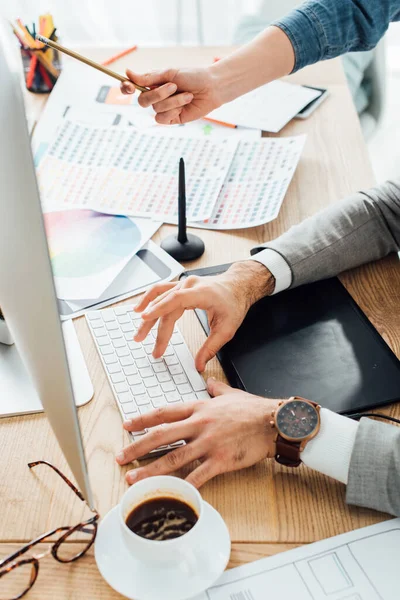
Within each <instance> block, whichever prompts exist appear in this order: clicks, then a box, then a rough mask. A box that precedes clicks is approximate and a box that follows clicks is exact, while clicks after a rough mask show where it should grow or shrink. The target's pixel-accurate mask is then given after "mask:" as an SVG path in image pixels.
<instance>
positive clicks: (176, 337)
mask: <svg viewBox="0 0 400 600" xmlns="http://www.w3.org/2000/svg"><path fill="white" fill-rule="evenodd" d="M170 344H172V345H173V346H175V345H176V344H183V337H182V336H181V334H180V333H179V331H176V332H174V333H173V334H172V337H171V341H170Z"/></svg>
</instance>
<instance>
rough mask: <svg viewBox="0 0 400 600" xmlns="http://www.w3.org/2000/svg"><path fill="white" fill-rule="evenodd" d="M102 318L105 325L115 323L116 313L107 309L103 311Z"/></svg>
mask: <svg viewBox="0 0 400 600" xmlns="http://www.w3.org/2000/svg"><path fill="white" fill-rule="evenodd" d="M101 316H102V317H103V321H104V323H110V322H111V321H115V315H114V311H113V310H112V309H111V308H106V309H105V310H102V311H101Z"/></svg>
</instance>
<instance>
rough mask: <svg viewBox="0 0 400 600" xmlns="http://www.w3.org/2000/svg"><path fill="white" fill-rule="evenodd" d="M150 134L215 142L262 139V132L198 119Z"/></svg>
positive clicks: (160, 126)
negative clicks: (206, 139)
mask: <svg viewBox="0 0 400 600" xmlns="http://www.w3.org/2000/svg"><path fill="white" fill-rule="evenodd" d="M148 133H152V134H153V135H167V136H170V137H206V138H208V139H210V140H212V141H214V140H221V139H226V138H229V137H233V138H235V139H239V138H240V139H251V140H257V139H259V138H260V137H261V134H262V131H261V129H250V128H248V127H225V126H224V125H219V124H218V123H211V122H210V121H207V120H206V119H198V120H197V121H192V122H191V123H185V124H184V125H155V126H154V127H152V128H151V129H150V130H149V131H148Z"/></svg>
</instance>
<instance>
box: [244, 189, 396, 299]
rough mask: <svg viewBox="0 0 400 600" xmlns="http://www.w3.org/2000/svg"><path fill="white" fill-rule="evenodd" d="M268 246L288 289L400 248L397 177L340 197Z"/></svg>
mask: <svg viewBox="0 0 400 600" xmlns="http://www.w3.org/2000/svg"><path fill="white" fill-rule="evenodd" d="M265 248H270V249H272V250H275V251H276V252H278V253H279V254H280V255H281V256H282V257H283V258H284V259H285V261H286V262H287V263H288V265H289V267H290V269H291V273H292V281H291V287H296V286H299V285H302V284H305V283H310V282H312V281H316V280H318V279H325V278H327V277H332V276H333V275H337V274H338V273H341V272H342V271H345V270H347V269H351V268H352V267H356V266H358V265H361V264H363V263H366V262H370V261H372V260H377V259H379V258H382V257H384V256H386V255H387V254H389V253H391V252H395V251H398V250H399V249H400V179H396V180H392V181H387V182H386V183H384V184H382V185H380V186H377V187H375V188H372V189H370V190H368V191H366V192H359V193H357V194H354V195H353V196H350V197H349V198H347V199H345V200H342V201H341V202H338V203H336V204H333V205H332V206H329V207H328V208H326V209H325V210H323V211H321V212H319V213H317V214H316V215H314V216H312V217H310V218H309V219H306V220H305V221H303V222H302V223H300V224H299V225H296V226H294V227H292V228H291V229H289V230H288V231H287V232H286V233H284V234H283V235H281V236H280V237H279V238H277V239H275V240H273V241H271V242H267V243H265V244H263V245H261V246H258V247H256V248H253V250H252V251H251V254H252V255H254V254H256V253H257V252H260V251H262V250H263V249H265Z"/></svg>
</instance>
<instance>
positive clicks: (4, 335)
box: [0, 308, 14, 346]
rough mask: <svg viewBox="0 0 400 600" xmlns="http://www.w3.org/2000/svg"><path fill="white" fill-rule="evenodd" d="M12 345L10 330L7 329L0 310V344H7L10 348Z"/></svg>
mask: <svg viewBox="0 0 400 600" xmlns="http://www.w3.org/2000/svg"><path fill="white" fill-rule="evenodd" d="M13 343H14V340H13V338H12V335H11V333H10V330H9V329H8V327H7V323H6V322H5V320H4V317H3V313H2V312H1V308H0V344H7V346H11V344H13Z"/></svg>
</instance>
